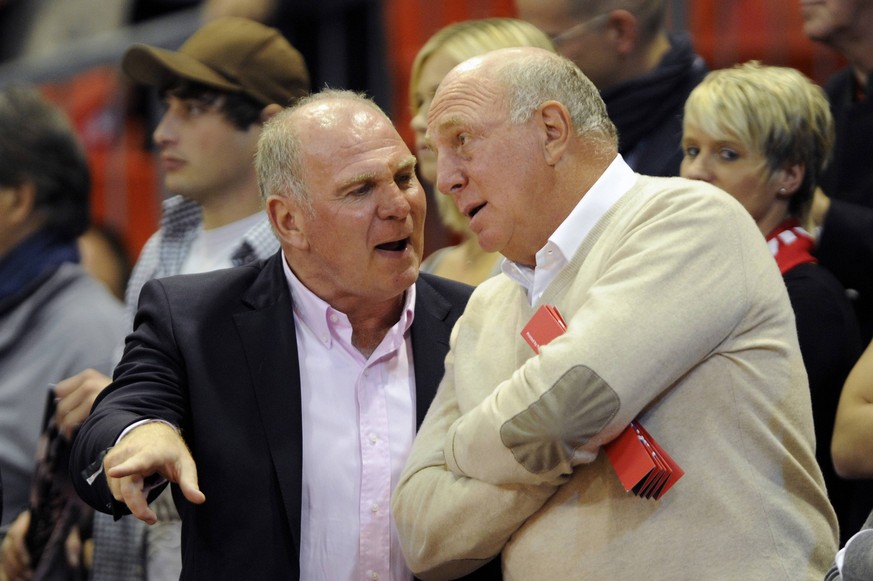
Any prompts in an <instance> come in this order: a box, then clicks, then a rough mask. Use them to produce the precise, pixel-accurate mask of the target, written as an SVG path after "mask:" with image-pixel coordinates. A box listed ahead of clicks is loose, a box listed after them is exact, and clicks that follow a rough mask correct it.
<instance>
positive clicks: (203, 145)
mask: <svg viewBox="0 0 873 581" xmlns="http://www.w3.org/2000/svg"><path fill="white" fill-rule="evenodd" d="M122 69H123V70H124V72H125V73H126V74H127V75H128V76H129V77H131V78H132V79H133V80H134V81H137V82H139V83H142V84H144V85H147V86H150V87H154V88H156V89H157V90H158V91H159V92H160V96H161V97H162V100H163V102H164V105H165V107H166V109H165V112H164V114H163V116H162V118H161V120H160V122H159V124H158V126H157V127H156V129H155V131H154V134H153V138H154V143H155V145H156V147H157V149H158V155H159V161H160V168H161V170H162V172H163V178H164V186H165V189H166V190H167V191H168V192H169V193H171V194H173V196H172V197H170V198H168V199H166V200H165V201H164V203H163V214H162V217H161V225H160V229H159V230H158V231H157V232H156V233H155V234H154V235H152V237H151V238H150V239H149V240H148V242H147V243H146V245H145V246H144V247H143V250H142V252H141V254H140V257H139V260H138V261H137V264H136V266H135V268H134V270H133V274H132V276H131V279H130V282H129V283H128V286H127V292H126V302H127V312H128V317H129V320H130V321H131V322H132V320H133V314H134V312H135V309H136V305H137V302H138V300H139V294H140V290H141V289H142V287H143V285H144V284H145V283H146V282H147V281H148V280H150V279H152V278H162V277H165V276H170V275H175V274H190V273H196V272H205V271H209V270H215V269H219V268H227V267H231V266H238V265H242V264H247V263H250V262H253V261H256V260H259V259H262V258H266V257H268V256H270V255H272V254H274V253H275V252H276V250H277V249H278V248H279V245H278V242H277V241H276V238H275V236H274V235H273V233H272V231H271V229H270V224H269V221H268V220H267V217H266V215H265V214H264V212H263V211H262V208H261V200H260V194H259V192H258V185H257V177H256V175H255V170H254V166H253V164H252V159H253V157H254V154H255V151H256V148H257V141H258V137H259V136H260V133H261V129H262V127H263V124H264V122H266V121H267V120H268V119H269V118H270V117H272V116H273V115H275V114H276V113H278V112H279V111H281V110H282V109H283V108H284V107H286V106H288V105H290V104H292V103H294V102H295V101H296V100H297V99H299V98H300V97H302V96H304V95H306V94H307V93H308V92H309V86H310V84H309V73H308V71H307V67H306V64H305V62H304V60H303V57H302V56H301V54H300V53H299V52H298V51H297V50H296V49H295V48H294V47H293V46H291V44H289V43H288V41H287V40H286V39H285V38H284V37H283V36H282V35H281V33H280V32H279V31H277V30H276V29H274V28H270V27H267V26H264V25H262V24H260V23H257V22H255V21H252V20H248V19H244V18H235V17H226V18H219V19H215V20H212V21H210V22H208V23H206V24H205V25H203V26H202V27H201V28H200V29H199V30H197V31H196V32H195V33H194V34H193V35H192V36H191V37H190V38H189V39H188V40H187V41H186V42H185V43H184V44H183V45H182V46H181V47H180V48H179V50H178V51H170V50H165V49H161V48H156V47H152V46H146V45H142V44H137V45H133V46H132V47H131V48H130V49H128V51H127V52H126V54H125V55H124V59H123V61H122ZM128 328H130V323H129V325H128ZM120 348H121V346H119V356H120ZM110 381H111V380H110V378H109V377H107V376H105V375H103V374H102V373H98V372H96V371H94V370H92V369H88V370H85V371H83V372H81V373H79V374H78V375H76V376H74V377H71V378H69V379H66V380H64V381H62V382H61V383H59V384H58V388H57V393H58V395H59V396H61V397H62V400H61V401H60V403H59V404H58V417H59V422H61V425H62V426H63V427H64V428H65V429H67V430H69V431H72V430H73V429H75V427H76V426H78V425H79V424H81V422H82V421H83V420H84V419H85V417H86V416H87V415H88V412H89V411H90V409H91V406H92V405H93V403H94V400H95V399H96V398H97V396H98V395H99V393H100V392H101V391H102V390H103V389H104V388H105V387H106V386H107V385H109V383H110ZM61 418H62V419H61ZM155 506H156V510H157V511H158V513H159V515H160V524H159V525H155V526H154V527H151V528H147V527H145V526H144V525H143V524H142V523H141V522H139V521H136V520H135V519H123V520H122V521H120V522H118V523H113V522H112V519H111V517H108V516H105V515H97V517H96V519H95V527H94V529H95V530H94V539H95V550H94V568H93V572H92V579H93V580H94V581H103V580H105V581H110V580H112V581H117V580H118V579H124V580H127V581H130V580H134V581H135V580H138V579H146V578H147V579H149V580H151V581H154V580H159V579H160V580H163V579H178V577H179V571H180V568H181V558H180V550H179V543H180V538H179V537H180V529H181V527H180V523H179V517H178V514H177V513H176V510H175V507H174V506H173V502H172V498H171V496H170V494H169V493H167V494H164V495H163V496H162V497H161V499H159V500H158V501H157V503H156V505H155ZM144 546H145V547H146V549H144V548H143V547H144ZM144 551H145V552H146V553H147V555H148V558H147V562H143V559H142V557H141V555H142V554H143V552H144Z"/></svg>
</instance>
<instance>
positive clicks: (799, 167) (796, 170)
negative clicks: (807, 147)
mask: <svg viewBox="0 0 873 581" xmlns="http://www.w3.org/2000/svg"><path fill="white" fill-rule="evenodd" d="M805 175H806V165H804V164H802V163H796V164H794V165H789V166H787V167H784V168H782V169H780V170H778V172H777V173H776V176H775V177H776V186H777V187H778V188H779V189H778V191H777V193H776V197H777V198H781V199H788V198H790V197H791V196H793V195H794V192H796V191H797V188H799V187H800V185H801V184H802V183H803V177H804V176H805Z"/></svg>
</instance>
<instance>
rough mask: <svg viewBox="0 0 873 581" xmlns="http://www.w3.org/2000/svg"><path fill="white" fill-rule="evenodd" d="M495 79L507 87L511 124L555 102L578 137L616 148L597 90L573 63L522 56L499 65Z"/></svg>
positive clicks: (614, 134) (558, 58)
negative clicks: (571, 123) (545, 104)
mask: <svg viewBox="0 0 873 581" xmlns="http://www.w3.org/2000/svg"><path fill="white" fill-rule="evenodd" d="M496 76H497V80H498V81H499V82H500V83H502V84H503V85H504V86H505V87H506V91H507V99H508V106H509V118H510V121H512V122H513V123H524V122H526V121H527V120H529V119H530V118H531V115H533V113H534V111H536V110H537V108H539V106H540V105H542V104H543V103H544V102H546V101H558V102H560V103H562V104H563V105H564V106H565V107H566V108H567V110H568V111H569V112H570V117H571V119H572V121H573V128H574V129H575V131H576V134H577V135H579V136H585V137H586V138H593V139H594V140H597V141H599V142H601V143H603V145H604V146H607V147H611V148H617V147H618V145H617V144H618V138H617V132H616V129H615V125H614V124H613V122H612V121H611V120H610V119H609V116H608V115H607V113H606V105H605V104H604V102H603V99H602V98H601V97H600V93H599V91H598V90H597V87H595V86H594V83H592V82H591V81H590V80H589V79H588V77H586V76H585V75H584V74H583V73H582V71H580V70H579V67H577V66H576V65H575V64H574V63H573V61H571V60H569V59H567V58H564V57H561V56H558V55H553V54H548V53H545V52H543V53H538V54H534V55H524V56H522V57H520V58H517V59H511V60H509V61H508V62H506V63H504V64H502V65H501V66H500V67H499V68H498V69H497V73H496Z"/></svg>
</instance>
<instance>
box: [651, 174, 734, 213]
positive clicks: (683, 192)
mask: <svg viewBox="0 0 873 581" xmlns="http://www.w3.org/2000/svg"><path fill="white" fill-rule="evenodd" d="M635 188H636V189H639V190H640V191H641V192H642V197H643V198H644V199H645V200H649V201H651V203H657V204H666V205H669V206H684V205H688V204H696V205H700V206H702V207H709V206H714V207H722V206H727V207H730V208H733V209H734V210H739V209H742V206H741V205H740V203H739V202H737V200H736V199H734V197H733V196H731V195H730V194H728V193H727V192H725V191H724V190H722V189H721V188H719V187H717V186H714V185H712V184H710V183H707V182H704V181H701V180H690V179H686V178H682V177H678V176H669V177H663V176H648V175H642V174H638V178H637V183H636V184H635Z"/></svg>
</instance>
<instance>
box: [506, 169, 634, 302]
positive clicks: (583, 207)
mask: <svg viewBox="0 0 873 581" xmlns="http://www.w3.org/2000/svg"><path fill="white" fill-rule="evenodd" d="M637 177H638V176H637V174H636V173H634V171H633V170H632V169H631V168H630V166H629V165H628V164H627V163H626V162H625V161H624V159H622V157H621V155H616V156H615V159H613V160H612V163H610V164H609V167H607V168H606V171H604V172H603V174H602V175H601V176H600V177H599V178H598V179H597V181H596V182H594V185H593V186H591V188H590V189H589V190H588V191H587V192H586V193H585V195H584V196H582V199H581V200H579V203H578V204H576V207H575V208H573V211H571V212H570V214H569V215H568V216H567V218H565V219H564V221H563V222H561V225H560V226H558V228H557V229H556V230H555V231H554V232H553V233H552V235H551V236H549V240H548V242H546V245H545V246H543V247H542V248H541V249H540V250H539V252H537V253H536V267H535V268H530V267H529V266H524V265H522V264H518V263H516V262H512V261H510V260H504V261H503V272H504V273H505V274H506V275H507V276H508V277H509V278H511V279H512V280H514V281H515V282H516V283H518V284H519V285H521V287H522V288H524V290H525V291H526V292H527V297H528V300H530V304H531V306H534V305H535V304H536V303H537V301H539V300H540V297H542V296H543V293H544V292H545V290H546V289H547V288H548V287H549V285H550V284H551V283H552V281H553V280H555V277H556V276H557V275H558V273H559V272H561V269H562V268H564V267H565V266H566V265H567V263H568V262H569V261H570V259H571V258H573V256H574V255H575V254H576V251H577V250H579V246H581V245H582V242H583V241H584V240H585V238H586V237H587V236H588V234H589V233H590V232H591V230H592V229H593V228H594V226H595V225H596V224H597V222H598V221H599V220H600V219H601V218H602V217H603V216H604V215H605V214H606V213H607V212H608V211H609V209H610V208H612V206H613V205H614V204H615V203H616V202H617V201H618V200H619V199H620V198H621V197H622V196H623V195H624V194H625V193H626V192H627V191H628V190H629V189H631V188H632V187H633V185H634V184H635V183H636V181H637Z"/></svg>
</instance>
